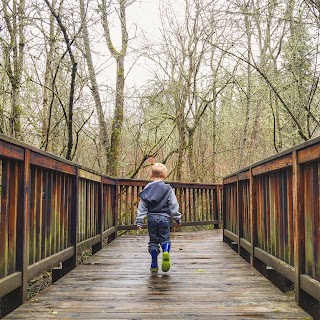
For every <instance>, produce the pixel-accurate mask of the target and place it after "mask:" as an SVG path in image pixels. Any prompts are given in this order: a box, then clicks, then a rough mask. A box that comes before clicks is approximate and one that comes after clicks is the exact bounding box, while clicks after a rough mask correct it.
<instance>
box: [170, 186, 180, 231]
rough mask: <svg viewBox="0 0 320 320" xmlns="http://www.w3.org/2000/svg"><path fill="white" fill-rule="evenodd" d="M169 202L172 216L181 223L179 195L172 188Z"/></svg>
mask: <svg viewBox="0 0 320 320" xmlns="http://www.w3.org/2000/svg"><path fill="white" fill-rule="evenodd" d="M168 204H169V211H170V214H171V217H172V218H173V220H174V221H175V222H176V223H177V224H178V225H180V224H181V213H180V212H179V203H178V200H177V197H176V195H175V194H174V192H173V190H172V193H171V196H170V198H169V201H168Z"/></svg>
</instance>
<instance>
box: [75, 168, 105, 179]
mask: <svg viewBox="0 0 320 320" xmlns="http://www.w3.org/2000/svg"><path fill="white" fill-rule="evenodd" d="M79 177H80V178H83V179H87V180H91V181H95V182H101V176H100V175H97V174H94V173H92V172H89V171H86V170H84V169H79Z"/></svg>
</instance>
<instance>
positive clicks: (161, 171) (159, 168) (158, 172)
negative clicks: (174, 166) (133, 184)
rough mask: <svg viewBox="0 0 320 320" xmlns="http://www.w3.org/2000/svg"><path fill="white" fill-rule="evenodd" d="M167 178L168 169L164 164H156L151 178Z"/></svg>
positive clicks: (152, 169)
mask: <svg viewBox="0 0 320 320" xmlns="http://www.w3.org/2000/svg"><path fill="white" fill-rule="evenodd" d="M166 176H167V168H166V166H165V165H164V164H162V163H159V162H156V163H155V164H154V165H153V166H152V167H151V172H150V177H151V178H152V179H165V178H166Z"/></svg>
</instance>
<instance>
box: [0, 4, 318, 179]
mask: <svg viewBox="0 0 320 320" xmlns="http://www.w3.org/2000/svg"><path fill="white" fill-rule="evenodd" d="M0 6H1V8H0V12H1V14H0V46H1V49H0V63H1V65H0V133H2V134H5V135H7V136H10V137H13V138H15V139H18V140H20V141H23V142H25V143H27V144H31V145H32V146H34V147H37V148H40V149H42V150H44V151H47V152H50V153H53V154H55V155H57V156H59V157H63V158H65V159H67V160H70V161H74V162H76V163H78V164H80V165H83V166H85V167H87V168H90V169H92V170H94V171H97V172H99V173H102V174H106V175H108V176H116V177H127V178H137V179H147V178H148V171H149V166H150V165H151V164H152V163H154V162H155V161H156V162H162V163H165V164H166V165H167V167H168V169H169V176H168V180H171V181H197V182H205V183H217V182H221V180H222V177H224V176H226V175H228V174H229V173H231V172H234V171H236V170H238V169H240V168H242V167H245V166H247V165H249V164H251V163H253V162H256V161H259V160H261V159H263V158H266V157H268V156H271V155H273V154H276V153H279V152H281V151H283V150H285V149H287V148H290V147H292V146H294V145H297V144H299V143H301V142H304V141H307V140H309V139H312V138H315V137H317V136H319V134H320V107H319V102H320V90H319V77H320V73H319V72H320V64H319V59H320V56H319V44H320V39H319V31H320V29H319V25H320V0H229V1H224V0H217V1H212V0H90V1H89V0H77V1H74V0H72V1H71V0H1V4H0Z"/></svg>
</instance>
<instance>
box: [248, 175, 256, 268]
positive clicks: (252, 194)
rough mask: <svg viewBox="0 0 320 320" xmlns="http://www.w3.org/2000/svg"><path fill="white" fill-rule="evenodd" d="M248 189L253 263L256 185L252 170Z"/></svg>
mask: <svg viewBox="0 0 320 320" xmlns="http://www.w3.org/2000/svg"><path fill="white" fill-rule="evenodd" d="M249 172H250V187H249V197H250V207H249V216H250V231H251V235H250V238H251V252H250V254H251V257H252V259H251V260H252V261H251V262H252V263H253V257H254V247H255V246H256V244H257V240H258V236H257V184H256V180H255V179H256V178H254V176H253V172H252V169H250V171H249Z"/></svg>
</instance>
